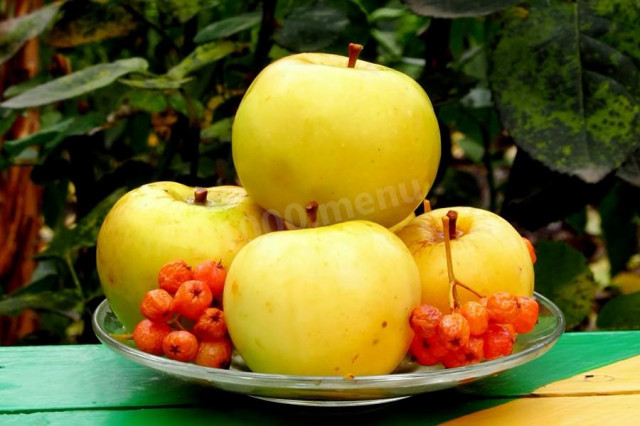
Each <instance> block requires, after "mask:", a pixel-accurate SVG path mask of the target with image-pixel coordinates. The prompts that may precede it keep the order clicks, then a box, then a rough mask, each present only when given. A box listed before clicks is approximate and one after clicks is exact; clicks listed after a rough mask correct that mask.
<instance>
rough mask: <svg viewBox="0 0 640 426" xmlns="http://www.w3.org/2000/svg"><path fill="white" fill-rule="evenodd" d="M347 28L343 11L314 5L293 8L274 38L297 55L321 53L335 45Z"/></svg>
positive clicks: (318, 4) (347, 19) (346, 20)
mask: <svg viewBox="0 0 640 426" xmlns="http://www.w3.org/2000/svg"><path fill="white" fill-rule="evenodd" d="M348 25H349V18H348V17H347V15H346V14H345V13H344V11H342V10H340V9H337V8H335V7H333V6H329V5H325V4H323V3H314V4H313V5H311V6H302V7H299V8H297V9H294V10H293V11H292V12H291V13H290V14H289V15H288V16H287V18H286V19H285V21H284V23H283V24H282V28H280V29H279V30H278V32H276V36H275V39H276V41H277V42H278V44H280V45H281V46H283V47H285V48H287V49H290V50H293V51H297V52H302V51H313V50H320V49H322V48H324V47H327V46H329V45H330V44H331V43H333V42H334V41H335V40H336V39H337V38H338V36H339V35H340V34H341V33H342V32H343V31H344V30H345V29H346V28H347V26H348Z"/></svg>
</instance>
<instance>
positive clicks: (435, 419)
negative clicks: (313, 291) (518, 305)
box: [0, 331, 640, 426]
mask: <svg viewBox="0 0 640 426" xmlns="http://www.w3.org/2000/svg"><path fill="white" fill-rule="evenodd" d="M605 366H606V367H605ZM600 367H604V369H601V370H595V371H593V370H594V369H597V368H600ZM568 378H571V379H569V380H565V381H562V382H560V383H557V382H558V381H560V380H563V379H568ZM552 383H553V384H552ZM545 385H546V386H545ZM639 418H640V331H629V332H594V333H565V334H564V335H563V336H562V337H561V338H560V340H559V341H558V342H557V343H556V345H555V346H554V347H553V348H551V350H550V351H549V352H547V353H546V354H545V355H543V356H542V357H540V358H538V359H536V360H534V361H532V362H530V363H527V364H525V365H523V366H520V367H517V368H515V369H512V370H509V371H506V372H503V373H501V374H499V375H497V376H494V377H491V378H487V379H484V380H481V381H478V382H475V383H471V384H468V385H465V386H462V387H460V388H457V389H450V390H445V391H438V392H431V393H425V394H421V395H417V396H413V397H410V398H407V399H404V400H401V401H397V402H392V403H387V404H381V405H376V406H369V407H359V408H358V407H354V408H304V407H297V406H290V405H282V404H276V403H271V402H266V401H261V400H258V399H254V398H251V397H248V396H244V395H237V394H231V393H227V392H223V391H219V390H216V389H214V388H208V387H202V386H199V385H194V384H190V383H187V382H183V381H181V380H179V379H175V378H172V377H169V376H166V375H163V374H161V373H158V372H156V371H154V370H151V369H148V368H146V367H143V366H140V365H138V364H135V363H133V362H131V361H129V360H127V359H124V358H122V357H120V356H119V355H117V354H115V353H113V352H112V351H111V350H110V349H109V348H107V347H106V346H103V345H77V346H44V347H43V346H41V347H33V346H30V347H2V348H0V425H2V426H8V425H20V426H23V425H44V424H54V425H102V424H109V425H110V424H113V425H138V424H140V425H165V424H176V425H178V424H179V425H189V426H191V425H201V424H202V425H204V424H207V425H210V424H225V425H226V424H260V425H263V424H266V425H269V424H328V423H329V424H330V423H340V424H342V423H351V424H403V425H406V424H416V425H417V424H420V425H427V424H442V423H444V422H448V421H453V422H452V424H474V425H475V424H510V425H511V424H536V425H540V424H544V422H546V423H548V424H554V425H555V424H580V425H585V424H602V423H603V422H604V421H606V422H607V423H609V424H612V425H620V424H637V423H638V422H639V420H637V419H639ZM589 419H591V421H592V422H591V423H590V421H589Z"/></svg>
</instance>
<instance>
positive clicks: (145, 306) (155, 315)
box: [140, 288, 173, 322]
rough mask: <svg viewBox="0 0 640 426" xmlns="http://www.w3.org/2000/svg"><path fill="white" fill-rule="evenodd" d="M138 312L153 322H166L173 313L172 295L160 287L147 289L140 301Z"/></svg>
mask: <svg viewBox="0 0 640 426" xmlns="http://www.w3.org/2000/svg"><path fill="white" fill-rule="evenodd" d="M140 312H141V313H142V315H144V316H145V318H147V319H150V320H151V321H154V322H167V321H169V319H171V316H172V315H173V297H171V295H170V294H169V293H168V292H167V291H166V290H163V289H161V288H156V289H153V290H149V291H148V292H147V293H146V294H145V295H144V298H143V299H142V302H141V303H140Z"/></svg>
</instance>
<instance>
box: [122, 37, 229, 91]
mask: <svg viewBox="0 0 640 426" xmlns="http://www.w3.org/2000/svg"><path fill="white" fill-rule="evenodd" d="M237 47H238V46H237V45H236V44H235V43H232V42H230V41H214V42H211V43H207V44H203V45H201V46H198V47H196V48H195V49H194V50H193V52H191V53H190V54H189V56H187V57H186V58H184V59H183V60H182V61H181V62H180V63H179V64H178V65H176V66H175V67H173V68H171V69H170V70H169V71H168V72H167V73H166V74H164V75H161V76H159V77H154V78H147V79H140V80H134V79H123V80H120V82H121V83H124V84H126V85H127V86H131V87H135V88H137V89H148V90H176V89H179V88H181V87H182V86H183V85H184V84H186V83H188V82H189V81H191V80H192V78H190V77H187V76H188V74H191V73H193V72H195V71H197V70H199V69H200V68H202V67H204V66H206V65H209V64H211V63H213V62H216V61H219V60H220V59H222V58H224V57H226V56H228V55H230V54H231V53H233V52H234V51H236V49H237Z"/></svg>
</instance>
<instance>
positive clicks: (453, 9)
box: [404, 0, 518, 18]
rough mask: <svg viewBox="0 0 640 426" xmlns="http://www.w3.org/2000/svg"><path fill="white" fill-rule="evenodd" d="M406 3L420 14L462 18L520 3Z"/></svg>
mask: <svg viewBox="0 0 640 426" xmlns="http://www.w3.org/2000/svg"><path fill="white" fill-rule="evenodd" d="M404 3H406V5H407V6H409V8H410V9H411V10H412V11H413V12H415V13H417V14H418V15H424V16H433V17H435V18H460V17H463V16H478V15H487V14H489V13H493V12H497V11H498V10H501V9H505V8H507V7H509V6H511V5H513V4H516V3H518V0H472V1H469V0H404Z"/></svg>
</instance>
